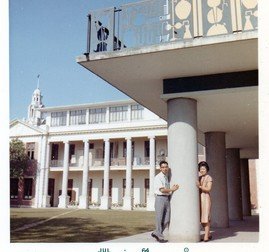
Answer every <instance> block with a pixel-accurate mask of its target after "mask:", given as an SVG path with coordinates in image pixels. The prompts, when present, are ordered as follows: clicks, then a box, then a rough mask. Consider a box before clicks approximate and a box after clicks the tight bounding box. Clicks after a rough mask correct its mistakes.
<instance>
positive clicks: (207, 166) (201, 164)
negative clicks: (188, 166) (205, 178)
mask: <svg viewBox="0 0 269 252" xmlns="http://www.w3.org/2000/svg"><path fill="white" fill-rule="evenodd" d="M202 166H204V167H205V168H206V171H207V172H208V171H209V165H208V163H207V162H205V161H201V162H200V163H199V164H198V171H200V168H201V167H202Z"/></svg>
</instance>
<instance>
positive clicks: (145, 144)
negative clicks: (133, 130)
mask: <svg viewBox="0 0 269 252" xmlns="http://www.w3.org/2000/svg"><path fill="white" fill-rule="evenodd" d="M144 150H145V151H144V154H145V157H149V141H145V143H144Z"/></svg>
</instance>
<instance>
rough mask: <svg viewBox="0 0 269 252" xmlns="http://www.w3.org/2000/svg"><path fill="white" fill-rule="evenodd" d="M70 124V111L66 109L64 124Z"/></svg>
mask: <svg viewBox="0 0 269 252" xmlns="http://www.w3.org/2000/svg"><path fill="white" fill-rule="evenodd" d="M69 125H70V111H69V110H68V111H67V112H66V126H69Z"/></svg>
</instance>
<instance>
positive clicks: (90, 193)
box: [88, 179, 92, 202]
mask: <svg viewBox="0 0 269 252" xmlns="http://www.w3.org/2000/svg"><path fill="white" fill-rule="evenodd" d="M88 191H89V194H88V195H89V202H92V179H90V180H89V182H88Z"/></svg>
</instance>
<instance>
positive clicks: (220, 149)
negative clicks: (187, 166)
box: [205, 132, 229, 228]
mask: <svg viewBox="0 0 269 252" xmlns="http://www.w3.org/2000/svg"><path fill="white" fill-rule="evenodd" d="M205 143H206V144H205V145H206V161H207V163H208V165H209V169H210V170H209V174H210V175H211V176H212V178H213V187H212V190H211V192H210V196H211V199H212V206H211V226H213V227H222V228H226V227H229V215H228V191H227V172H226V160H225V155H226V153H225V133H224V132H207V133H205Z"/></svg>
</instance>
